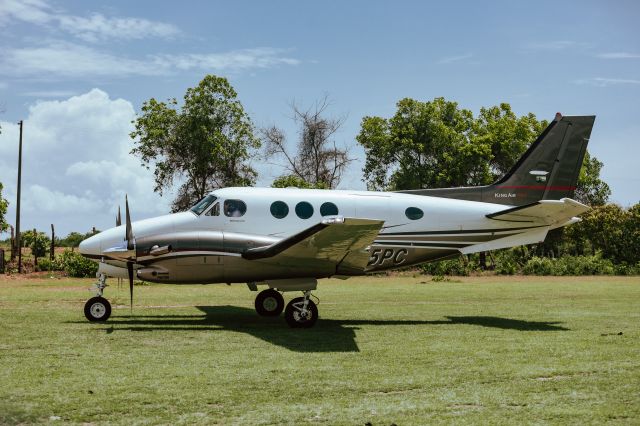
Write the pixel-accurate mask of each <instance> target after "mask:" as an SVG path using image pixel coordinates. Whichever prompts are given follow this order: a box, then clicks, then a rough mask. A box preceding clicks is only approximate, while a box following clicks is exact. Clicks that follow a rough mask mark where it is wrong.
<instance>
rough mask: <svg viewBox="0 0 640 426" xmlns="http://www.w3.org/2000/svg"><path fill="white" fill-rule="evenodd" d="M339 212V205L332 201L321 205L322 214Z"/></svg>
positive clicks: (332, 214)
mask: <svg viewBox="0 0 640 426" xmlns="http://www.w3.org/2000/svg"><path fill="white" fill-rule="evenodd" d="M337 214H338V207H337V206H336V205H335V204H333V203H330V202H326V203H322V205H321V206H320V215H321V216H335V215H337Z"/></svg>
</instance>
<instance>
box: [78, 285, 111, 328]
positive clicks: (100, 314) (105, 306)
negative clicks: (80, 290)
mask: <svg viewBox="0 0 640 426" xmlns="http://www.w3.org/2000/svg"><path fill="white" fill-rule="evenodd" d="M106 286H107V276H106V275H105V274H102V273H101V274H99V275H98V282H97V283H96V284H95V286H94V288H95V290H96V297H92V298H91V299H89V300H87V303H85V304H84V316H85V317H87V319H88V320H89V321H91V322H102V321H106V320H108V319H109V317H110V316H111V303H109V301H108V300H107V299H105V298H104V297H102V293H103V292H104V288H105V287H106Z"/></svg>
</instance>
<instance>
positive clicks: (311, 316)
mask: <svg viewBox="0 0 640 426" xmlns="http://www.w3.org/2000/svg"><path fill="white" fill-rule="evenodd" d="M303 302H304V297H296V298H295V299H293V300H292V301H291V302H289V304H288V305H287V308H286V309H285V310H284V319H285V320H286V321H287V324H289V327H291V328H311V327H313V326H314V325H315V323H316V321H318V307H317V306H316V304H315V303H313V301H312V300H309V301H308V303H307V316H306V318H305V317H302V316H301V315H300V310H299V309H298V308H296V306H298V307H301V306H302V303H303Z"/></svg>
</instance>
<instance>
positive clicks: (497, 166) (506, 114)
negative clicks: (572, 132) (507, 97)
mask: <svg viewBox="0 0 640 426" xmlns="http://www.w3.org/2000/svg"><path fill="white" fill-rule="evenodd" d="M548 125H549V122H548V121H546V120H541V121H538V119H537V118H536V116H535V115H534V114H532V113H529V114H527V115H523V116H522V117H517V116H516V114H515V113H514V112H513V111H512V110H511V105H509V104H508V103H501V104H500V105H499V106H492V107H488V108H484V107H483V108H480V114H479V115H478V117H477V118H476V119H475V121H474V128H473V133H472V138H473V139H474V140H475V141H476V143H480V144H487V145H490V146H491V158H490V159H489V165H490V168H491V178H490V181H489V182H486V183H491V182H495V181H496V180H497V179H499V178H500V177H502V176H504V175H505V174H506V173H507V172H508V171H509V169H511V167H513V165H514V164H516V161H518V159H519V158H520V157H521V156H522V154H523V153H524V152H525V151H526V150H527V148H529V145H530V144H531V143H532V142H533V141H534V140H535V139H536V138H537V137H538V135H540V133H542V131H543V130H544V129H545V128H546V127H547V126H548Z"/></svg>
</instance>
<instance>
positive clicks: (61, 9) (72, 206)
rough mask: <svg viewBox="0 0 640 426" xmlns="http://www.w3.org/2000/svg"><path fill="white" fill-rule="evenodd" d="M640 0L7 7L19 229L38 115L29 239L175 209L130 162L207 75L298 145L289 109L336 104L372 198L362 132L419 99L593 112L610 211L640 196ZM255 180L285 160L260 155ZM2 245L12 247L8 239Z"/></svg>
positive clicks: (357, 177) (0, 103) (2, 139)
mask: <svg viewBox="0 0 640 426" xmlns="http://www.w3.org/2000/svg"><path fill="white" fill-rule="evenodd" d="M638 22H640V3H639V2H635V1H616V2H605V1H600V2H590V1H580V2H578V1H566V2H555V1H542V2H535V3H531V2H512V1H495V2H474V1H451V2H424V1H394V2H389V1H388V2H383V1H375V0H366V1H349V2H344V1H327V2H322V3H320V2H316V3H310V2H300V1H277V2H264V1H253V2H252V1H238V2H212V1H185V2H169V1H166V2H159V1H157V0H153V1H135V2H132V1H109V2H98V1H93V2H86V1H55V0H0V127H1V132H2V133H1V134H0V182H1V183H2V184H3V185H4V190H3V196H4V198H6V199H7V200H9V202H10V206H9V212H8V216H7V219H8V220H9V222H10V223H11V224H13V223H14V221H15V204H16V202H15V201H16V180H17V153H18V126H17V124H16V123H17V122H18V121H19V120H24V151H23V171H22V197H21V199H22V204H21V213H22V214H21V228H22V229H23V230H25V229H32V228H34V227H35V228H38V229H39V230H42V231H48V230H49V227H50V224H51V223H54V224H55V226H56V230H57V234H58V235H66V234H67V233H69V232H70V231H80V232H87V231H89V230H90V229H91V228H92V227H94V226H95V227H96V228H97V229H107V228H109V227H111V226H113V225H114V221H115V219H114V218H115V215H116V211H117V209H118V205H123V204H124V196H125V194H128V196H129V200H130V205H131V210H132V218H133V219H134V220H137V219H142V218H146V217H152V216H156V215H160V214H164V213H167V212H168V211H169V205H170V203H171V193H169V194H167V195H165V196H164V197H160V196H159V195H158V194H156V193H154V192H153V186H154V184H153V174H152V170H147V169H145V168H144V167H142V166H141V165H140V161H139V159H138V158H136V157H133V156H132V155H130V154H129V151H130V150H131V148H132V147H133V143H134V142H133V141H132V140H131V138H130V137H129V133H130V132H131V130H132V124H131V122H132V121H133V120H135V117H136V114H137V113H138V112H139V111H140V107H141V105H142V103H143V102H144V101H145V100H148V99H150V98H152V97H153V98H156V99H159V100H165V99H168V98H173V97H175V98H177V99H178V100H180V99H181V98H182V97H183V95H184V93H185V90H186V89H187V88H188V87H193V86H195V85H197V84H198V82H199V81H200V80H201V79H202V78H203V77H204V76H205V75H206V74H216V75H219V76H224V77H226V78H228V79H229V81H230V83H231V84H232V85H233V87H234V88H235V89H236V91H237V92H238V96H239V99H240V100H241V102H242V104H243V106H244V108H245V110H246V111H247V113H248V114H249V115H250V117H251V119H252V121H253V123H254V124H255V126H256V127H258V128H259V127H264V126H271V125H277V126H278V127H280V128H282V129H284V130H285V132H286V133H287V134H288V136H289V138H288V140H289V141H291V143H293V141H295V134H296V129H295V126H294V123H293V121H292V120H291V109H290V105H291V103H292V102H295V103H296V104H297V105H300V106H302V107H308V106H311V105H313V103H314V102H315V101H317V100H318V99H320V98H322V97H323V96H325V95H327V96H328V97H329V99H330V101H331V104H330V108H329V109H328V114H329V115H330V116H333V117H343V118H344V124H343V126H342V128H341V130H340V131H339V133H338V134H337V135H336V142H338V143H339V144H346V145H347V146H349V147H350V148H351V149H352V152H353V155H354V157H355V158H356V161H354V162H353V163H351V165H350V168H349V170H348V172H347V173H346V175H345V176H344V179H343V180H342V182H341V184H340V186H339V188H341V189H365V184H364V182H363V181H362V167H363V164H364V152H363V150H362V149H361V148H360V147H358V146H357V144H356V141H355V136H356V135H357V134H358V132H359V129H360V122H361V120H362V118H363V117H365V116H372V115H377V116H382V117H390V116H392V115H393V114H394V112H395V105H396V103H397V102H398V101H399V100H400V99H402V98H405V97H411V98H414V99H418V100H421V101H428V100H432V99H433V98H435V97H444V98H446V99H447V100H451V101H456V102H458V103H459V105H460V107H463V108H467V109H470V110H472V111H473V112H474V113H477V112H478V111H479V110H480V108H481V107H483V106H492V105H497V104H499V103H501V102H507V103H510V104H511V106H512V108H513V109H514V111H515V112H516V114H518V115H524V114H527V113H529V112H533V113H534V114H536V116H537V117H538V118H539V119H547V120H551V119H553V117H554V115H555V113H556V112H561V113H563V114H565V115H581V114H588V115H591V114H595V115H596V116H597V118H596V123H595V127H594V129H593V132H592V135H591V140H590V144H589V151H590V152H591V153H592V155H595V156H596V157H597V158H598V159H600V160H601V161H603V163H604V168H603V170H602V174H601V176H602V177H603V179H604V180H605V181H606V182H607V183H609V185H610V186H611V188H612V197H611V199H612V201H614V202H617V203H619V204H621V205H623V206H629V205H631V204H634V203H637V202H638V201H640V190H639V189H638V187H639V186H640V178H639V177H638V175H637V174H635V169H636V168H637V167H638V165H637V163H638V159H639V158H640V141H639V140H638V135H639V134H640V25H638ZM253 165H254V167H255V168H256V169H257V170H258V172H259V178H258V182H257V184H258V185H259V186H269V185H270V183H271V182H272V181H273V179H274V178H275V177H277V176H279V175H282V174H283V173H284V169H283V167H282V165H280V164H277V163H273V162H265V161H264V160H260V159H259V158H256V159H254V160H253ZM2 237H6V234H4V235H0V238H2Z"/></svg>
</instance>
